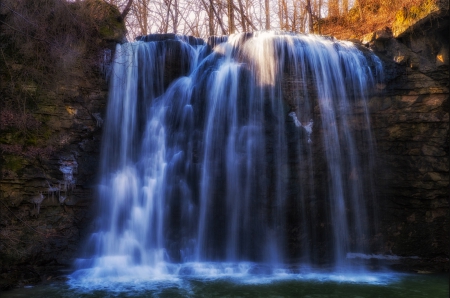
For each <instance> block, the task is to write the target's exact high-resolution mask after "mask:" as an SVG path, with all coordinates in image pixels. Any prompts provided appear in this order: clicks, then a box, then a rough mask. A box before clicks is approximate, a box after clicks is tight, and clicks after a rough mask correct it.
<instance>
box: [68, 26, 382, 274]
mask: <svg viewBox="0 0 450 298" xmlns="http://www.w3.org/2000/svg"><path fill="white" fill-rule="evenodd" d="M174 65H175V66H174ZM379 65H380V62H379V61H378V60H377V58H376V57H375V56H373V55H371V54H370V53H363V52H361V51H360V50H358V49H357V48H356V47H355V46H354V45H353V44H352V43H350V42H344V41H337V40H334V39H332V38H327V37H319V36H313V35H294V34H287V33H279V32H257V33H253V34H248V33H247V34H235V35H232V36H230V37H228V38H227V37H222V38H210V41H209V42H208V43H204V42H202V41H201V40H198V39H193V38H187V37H183V36H176V35H173V36H171V38H170V39H169V40H159V38H158V36H157V35H155V36H147V37H143V38H141V40H140V41H137V42H134V43H126V44H123V45H118V46H117V49H116V54H115V61H114V64H113V68H112V72H111V83H110V84H111V86H110V92H109V94H110V97H109V102H108V108H107V116H106V121H105V126H104V127H105V130H104V138H103V144H102V151H101V170H100V181H99V186H98V201H99V205H98V209H99V211H98V217H97V221H96V222H97V224H96V226H97V230H96V232H95V233H93V234H92V235H91V237H90V239H89V240H88V242H87V244H86V249H85V256H84V257H83V258H80V259H78V260H77V262H76V266H77V269H78V271H76V274H78V275H80V274H82V273H83V274H85V273H86V272H88V271H89V272H90V274H89V278H91V279H92V278H95V277H98V278H100V277H111V276H115V277H121V276H124V277H125V276H130V275H132V276H136V275H139V276H141V277H142V276H153V277H155V276H163V275H164V276H166V275H173V274H176V273H178V274H181V273H182V272H184V273H186V272H192V271H195V270H197V269H198V270H200V271H198V272H201V270H203V269H204V268H205V267H202V265H199V264H241V265H238V267H233V265H217V266H216V267H214V268H216V269H217V268H224V266H225V267H227V266H231V267H229V268H228V267H227V268H228V270H231V271H233V270H242V268H243V267H242V266H243V265H242V264H247V262H250V263H252V264H265V266H268V267H283V266H287V265H288V264H293V263H296V264H303V265H305V266H321V265H322V266H328V267H331V268H335V270H338V269H339V270H340V269H342V268H347V266H348V260H347V259H346V254H347V253H349V252H363V253H364V252H368V249H369V248H368V239H369V238H370V235H371V233H372V232H373V231H371V228H370V225H369V221H370V220H371V219H373V218H374V217H373V214H372V213H371V212H370V210H371V208H370V206H368V204H369V205H370V204H371V202H372V200H373V199H374V198H373V191H372V184H371V177H370V176H371V172H372V167H373V154H374V149H373V145H374V144H373V140H372V136H371V133H370V121H369V117H368V114H367V96H368V91H369V90H371V88H372V87H373V85H374V80H375V76H376V75H377V73H376V72H379V71H380V68H379ZM186 264H197V265H192V266H191V267H189V268H190V269H186V268H187V267H188V266H184V265H186ZM208 266H209V265H208ZM244 267H245V266H244ZM180 268H184V269H182V270H181V269H180ZM201 268H203V269H201ZM230 268H231V269H230ZM236 268H241V269H236ZM245 268H247V267H245ZM183 270H184V271H183Z"/></svg>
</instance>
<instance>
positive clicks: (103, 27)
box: [82, 0, 126, 42]
mask: <svg viewBox="0 0 450 298" xmlns="http://www.w3.org/2000/svg"><path fill="white" fill-rule="evenodd" d="M82 9H83V11H84V13H85V14H86V15H87V16H88V17H89V19H90V20H92V21H93V22H94V24H95V25H96V28H97V32H98V33H99V36H100V38H101V39H103V40H107V41H116V42H122V41H123V39H124V37H125V34H126V27H125V22H124V20H123V19H122V17H121V14H120V12H119V10H118V8H117V7H116V6H114V5H111V4H109V3H106V2H105V1H102V0H86V1H83V2H82Z"/></svg>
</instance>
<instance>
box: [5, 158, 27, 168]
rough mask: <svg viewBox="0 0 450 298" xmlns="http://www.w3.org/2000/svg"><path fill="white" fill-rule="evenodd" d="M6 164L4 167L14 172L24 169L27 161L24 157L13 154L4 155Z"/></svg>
mask: <svg viewBox="0 0 450 298" xmlns="http://www.w3.org/2000/svg"><path fill="white" fill-rule="evenodd" d="M3 160H4V164H3V167H4V169H6V170H10V171H12V172H18V171H20V170H21V169H23V168H24V167H25V166H26V164H27V161H26V160H25V158H24V157H22V156H18V155H12V154H5V155H3Z"/></svg>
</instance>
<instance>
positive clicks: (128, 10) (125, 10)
mask: <svg viewBox="0 0 450 298" xmlns="http://www.w3.org/2000/svg"><path fill="white" fill-rule="evenodd" d="M131 4H133V0H128V3H127V5H126V6H125V9H124V10H123V12H122V14H121V15H120V18H121V19H122V20H125V17H126V16H127V14H128V13H129V12H130V10H131Z"/></svg>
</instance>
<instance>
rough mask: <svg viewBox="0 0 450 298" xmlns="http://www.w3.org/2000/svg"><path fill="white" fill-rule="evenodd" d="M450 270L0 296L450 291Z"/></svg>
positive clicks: (46, 288)
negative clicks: (449, 274)
mask: <svg viewBox="0 0 450 298" xmlns="http://www.w3.org/2000/svg"><path fill="white" fill-rule="evenodd" d="M448 281H449V276H448V275H433V274H426V275H425V274H422V275H420V274H382V273H380V274H377V273H374V274H371V275H370V276H368V277H367V278H362V277H361V276H360V277H359V279H358V276H354V277H351V276H350V277H349V276H339V275H336V274H334V275H333V274H331V275H325V274H309V275H308V274H307V275H288V276H273V275H271V276H263V275H257V276H256V275H255V276H245V277H218V278H206V277H204V278H201V277H186V278H172V279H163V280H154V281H147V282H136V283H133V282H127V283H124V284H121V283H115V284H114V285H113V284H105V285H104V286H103V287H102V286H100V285H97V287H95V288H93V289H88V288H81V287H73V286H69V284H68V283H63V282H60V283H53V284H47V285H39V286H35V287H29V288H22V289H15V290H12V291H8V292H4V293H0V297H49V298H51V297H308V298H319V297H320V298H322V297H324V298H325V297H327V298H328V297H353V298H370V297H383V298H386V297H405V298H406V297H407V298H428V297H429V298H440V297H442V298H447V297H449V283H448Z"/></svg>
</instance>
